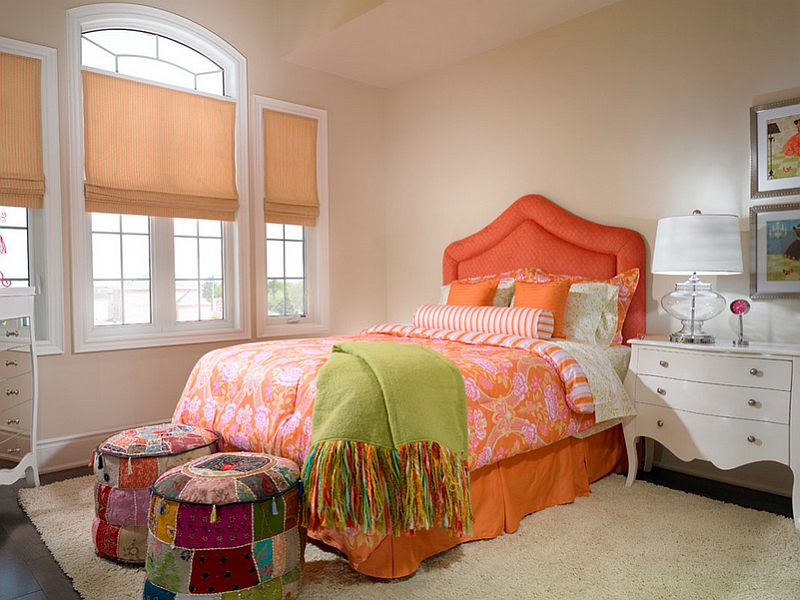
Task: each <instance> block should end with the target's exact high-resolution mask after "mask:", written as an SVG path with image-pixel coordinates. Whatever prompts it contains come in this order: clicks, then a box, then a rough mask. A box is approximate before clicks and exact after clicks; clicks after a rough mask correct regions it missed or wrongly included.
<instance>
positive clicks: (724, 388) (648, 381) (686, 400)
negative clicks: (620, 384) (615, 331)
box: [636, 375, 791, 425]
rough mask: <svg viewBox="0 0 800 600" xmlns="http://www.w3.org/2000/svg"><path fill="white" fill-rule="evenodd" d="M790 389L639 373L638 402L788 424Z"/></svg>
mask: <svg viewBox="0 0 800 600" xmlns="http://www.w3.org/2000/svg"><path fill="white" fill-rule="evenodd" d="M790 402H791V393H790V392H784V391H781V390H768V389H759V388H750V387H738V386H733V385H718V384H714V383H699V382H697V381H682V380H680V379H669V378H667V377H655V376H653V375H639V376H638V379H637V381H636V405H637V407H638V405H639V404H641V403H644V404H653V405H655V406H663V407H665V408H674V409H679V410H688V411H691V412H695V413H703V414H707V415H718V416H725V417H738V418H743V419H752V420H756V421H770V422H773V423H782V424H784V425H788V424H789V406H790Z"/></svg>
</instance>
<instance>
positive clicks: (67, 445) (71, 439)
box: [36, 421, 163, 473]
mask: <svg viewBox="0 0 800 600" xmlns="http://www.w3.org/2000/svg"><path fill="white" fill-rule="evenodd" d="M160 423H163V421H156V422H153V423H137V424H135V425H128V426H126V427H125V426H124V427H119V428H114V429H108V430H103V431H91V432H87V433H81V434H76V435H66V436H62V437H55V438H48V439H44V440H42V439H40V440H39V441H38V443H37V444H36V449H37V454H38V457H37V458H38V459H39V473H53V472H55V471H64V470H66V469H74V468H75V467H85V466H90V465H91V461H92V450H94V449H95V448H97V446H98V445H99V444H100V443H102V442H103V441H105V440H106V439H107V438H108V437H110V436H112V435H114V434H115V433H118V432H120V431H123V430H125V429H132V428H134V427H143V426H145V425H158V424H160Z"/></svg>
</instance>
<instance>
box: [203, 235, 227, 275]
mask: <svg viewBox="0 0 800 600" xmlns="http://www.w3.org/2000/svg"><path fill="white" fill-rule="evenodd" d="M199 274H200V277H202V278H212V279H222V240H220V239H209V238H202V239H201V240H200V269H199Z"/></svg>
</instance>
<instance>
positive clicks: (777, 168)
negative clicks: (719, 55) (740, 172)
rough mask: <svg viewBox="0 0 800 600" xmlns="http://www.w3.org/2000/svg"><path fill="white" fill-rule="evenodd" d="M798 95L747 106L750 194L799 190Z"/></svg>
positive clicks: (799, 115)
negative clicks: (748, 112) (748, 113)
mask: <svg viewBox="0 0 800 600" xmlns="http://www.w3.org/2000/svg"><path fill="white" fill-rule="evenodd" d="M798 166H800V98H795V99H793V100H784V101H783V102H774V103H772V104H762V105H761V106H754V107H753V108H751V109H750V196H751V197H752V198H767V197H769V196H789V195H792V194H800V172H798Z"/></svg>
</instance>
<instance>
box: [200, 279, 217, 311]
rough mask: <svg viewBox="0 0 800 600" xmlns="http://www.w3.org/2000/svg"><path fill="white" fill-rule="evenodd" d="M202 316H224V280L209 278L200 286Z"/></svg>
mask: <svg viewBox="0 0 800 600" xmlns="http://www.w3.org/2000/svg"><path fill="white" fill-rule="evenodd" d="M200 296H201V302H200V318H201V319H221V318H222V282H221V281H219V280H217V281H215V280H213V279H208V280H206V281H204V282H203V284H202V285H201V286H200Z"/></svg>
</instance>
